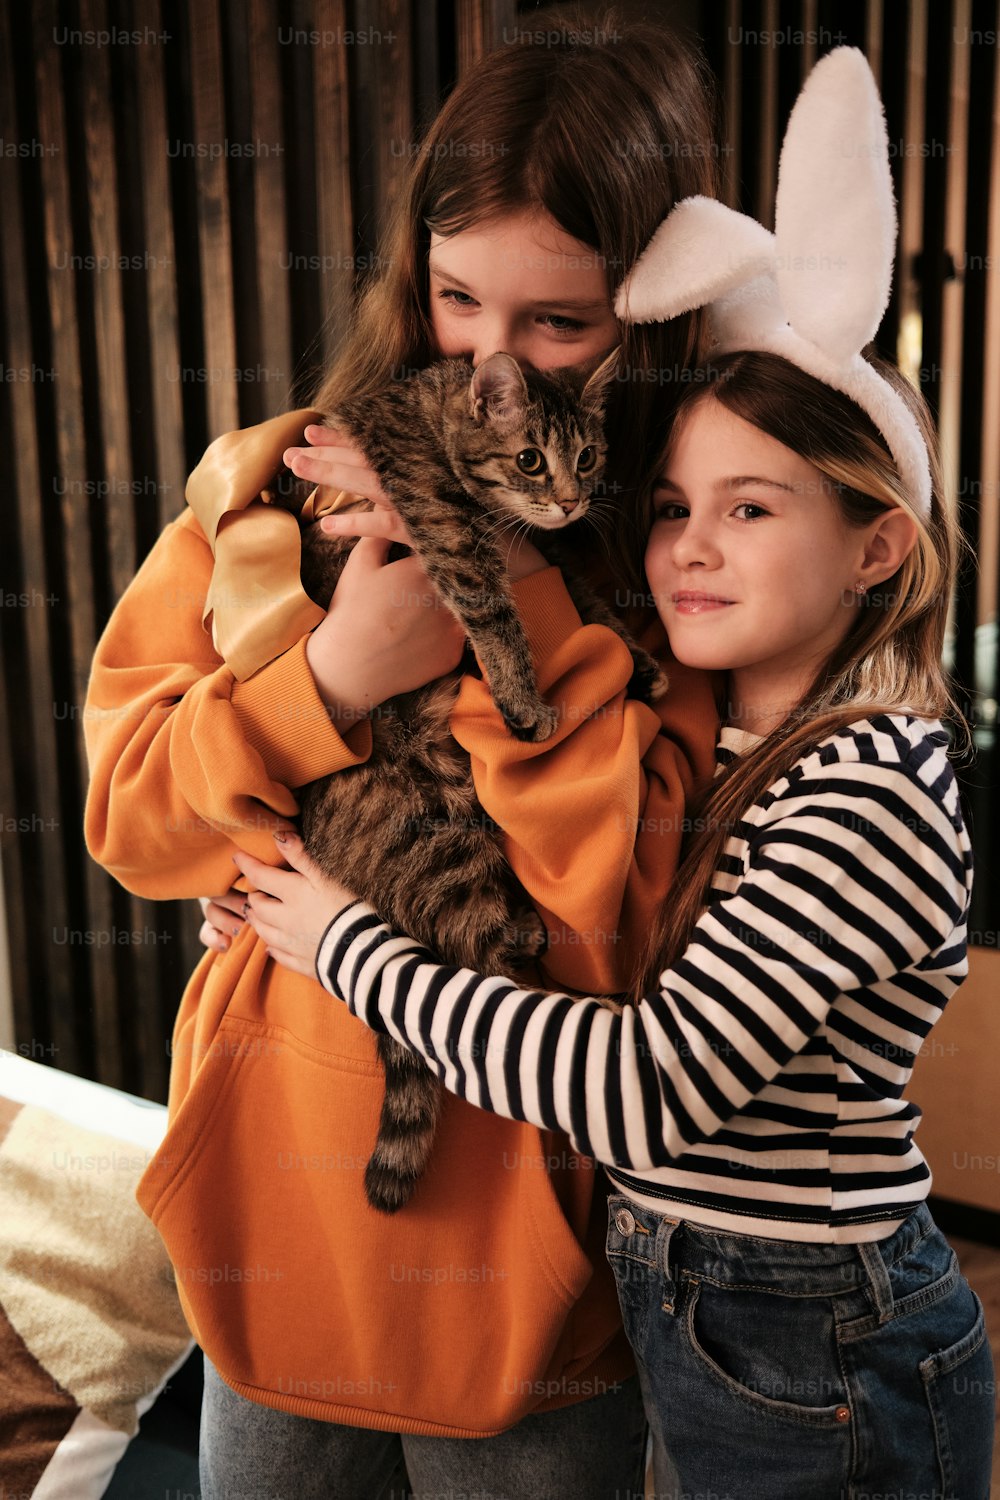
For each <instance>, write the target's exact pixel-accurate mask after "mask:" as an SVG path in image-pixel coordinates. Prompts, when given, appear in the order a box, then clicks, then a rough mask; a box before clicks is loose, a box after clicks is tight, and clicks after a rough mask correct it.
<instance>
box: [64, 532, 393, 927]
mask: <svg viewBox="0 0 1000 1500" xmlns="http://www.w3.org/2000/svg"><path fill="white" fill-rule="evenodd" d="M212 566H213V558H212V552H211V549H210V547H209V545H208V542H207V540H206V538H205V534H204V532H203V531H202V529H201V527H200V526H199V525H198V523H197V521H196V520H195V519H194V517H193V515H192V514H191V512H190V511H186V512H185V513H184V514H183V515H182V516H181V517H180V518H179V519H178V520H176V521H174V522H172V523H171V524H170V525H169V526H168V527H167V528H166V529H165V530H164V532H163V533H162V535H161V536H160V537H159V539H158V540H157V542H156V544H155V545H154V547H153V548H152V551H151V552H150V553H149V556H148V557H147V558H146V560H145V562H144V563H143V564H142V566H141V568H140V569H139V571H138V573H137V574H136V577H135V578H134V580H133V581H132V583H131V584H130V585H129V587H128V589H127V590H126V591H125V594H124V595H123V596H122V599H121V600H120V601H119V603H118V605H117V607H116V608H115V610H114V612H113V613H112V616H111V619H110V620H109V622H108V624H107V627H106V629H105V630H104V633H103V635H102V636H101V639H100V641H99V642H98V646H97V651H96V653H95V656H94V662H93V666H92V669H91V676H90V682H89V686H88V691H87V700H86V705H85V708H84V734H85V740H86V746H87V755H88V760H89V764H90V774H91V780H90V788H89V792H88V797H87V805H86V811H85V823H84V830H85V837H86V842H87V848H88V849H89V851H90V853H91V855H92V856H93V858H94V859H96V860H97V861H98V863H99V864H102V865H104V866H105V868H106V869H108V870H109V871H110V873H111V874H112V875H114V877H115V878H116V880H118V881H120V882H121V884H122V885H124V886H125V887H126V888H127V889H128V890H130V891H133V892H135V893H136V894H137V895H140V896H147V897H150V898H152V899H154V900H155V899H161V900H162V899H172V898H180V897H185V896H198V895H205V894H207V893H209V892H212V891H221V890H224V889H226V888H227V887H228V886H230V885H231V884H232V883H233V876H234V874H235V871H234V867H233V864H232V859H231V856H232V854H233V852H234V850H235V849H236V848H237V847H240V848H244V849H248V850H250V852H251V853H253V854H255V855H256V856H257V857H258V858H259V859H265V860H268V861H270V862H272V863H274V862H277V856H276V852H275V848H274V844H273V842H272V839H271V830H272V828H273V827H274V826H275V824H276V822H277V821H278V820H279V818H289V817H294V816H295V814H296V812H297V804H296V801H295V797H294V795H293V792H294V788H296V787H299V786H303V785H305V783H306V782H308V781H312V780H314V779H315V778H316V777H318V776H324V775H326V774H327V773H328V772H331V771H337V770H341V769H343V768H344V767H345V766H351V765H357V764H358V763H359V762H361V761H363V760H365V759H366V758H367V756H368V753H369V751H370V748H371V735H370V730H369V727H368V722H367V720H362V721H361V722H360V723H359V724H358V725H357V726H356V727H355V728H353V729H352V730H351V731H350V732H349V733H348V735H347V737H346V738H342V737H341V735H340V734H339V733H338V731H337V730H336V729H335V728H334V726H333V724H332V723H331V722H330V718H329V714H328V713H327V709H326V705H325V704H324V703H323V700H322V699H321V697H320V695H319V693H318V692H317V690H316V686H315V682H314V679H313V676H312V673H311V671H310V669H309V665H308V663H307V661H306V656H305V643H306V637H303V639H302V640H300V641H299V642H298V643H297V644H296V645H295V646H293V647H292V648H291V649H290V650H288V651H286V652H284V653H283V654H282V655H281V656H278V657H276V658H275V659H274V660H273V661H270V662H268V663H267V665H266V666H263V667H261V668H260V669H259V671H257V672H256V673H254V675H253V676H252V677H250V678H248V679H247V681H245V682H242V683H241V682H237V681H236V679H235V678H234V676H233V674H232V672H230V670H229V668H228V667H226V666H225V664H224V663H223V662H222V661H221V659H220V658H219V656H218V655H217V654H216V653H215V651H214V649H213V647H212V643H211V640H210V638H209V636H208V634H207V632H206V631H205V629H204V627H203V625H202V610H203V607H204V603H205V595H206V592H207V589H208V584H209V581H210V579H211V575H212Z"/></svg>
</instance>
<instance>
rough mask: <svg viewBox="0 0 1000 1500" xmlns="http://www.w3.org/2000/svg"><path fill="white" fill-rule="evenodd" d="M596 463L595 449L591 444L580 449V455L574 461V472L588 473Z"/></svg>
mask: <svg viewBox="0 0 1000 1500" xmlns="http://www.w3.org/2000/svg"><path fill="white" fill-rule="evenodd" d="M596 463H597V449H596V448H595V447H594V446H593V445H592V444H591V445H589V446H588V447H586V448H581V449H580V457H579V458H578V459H577V461H576V472H577V473H578V474H589V473H590V471H591V469H592V468H593V467H594V465H595V464H596Z"/></svg>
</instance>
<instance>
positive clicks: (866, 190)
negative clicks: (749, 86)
mask: <svg viewBox="0 0 1000 1500" xmlns="http://www.w3.org/2000/svg"><path fill="white" fill-rule="evenodd" d="M774 220H775V227H774V233H773V234H771V233H769V231H768V230H766V229H765V228H764V226H763V225H762V224H758V223H757V221H756V220H755V219H751V218H749V217H748V216H747V215H746V214H739V213H736V212H735V211H734V210H733V209H731V208H727V207H726V206H725V204H723V203H719V202H717V201H716V200H715V199H713V198H704V197H694V198H685V199H684V200H683V201H682V202H681V203H678V204H677V205H676V206H675V207H674V209H673V210H672V211H671V212H670V213H669V214H668V215H667V217H666V218H665V219H664V221H663V223H662V224H661V225H660V227H659V229H657V231H656V233H655V234H654V235H653V238H652V239H651V240H650V242H649V244H648V245H647V246H646V249H645V250H644V251H643V253H642V255H641V256H640V258H639V260H638V261H637V262H636V265H635V266H634V268H633V269H632V271H631V272H630V273H629V275H628V276H627V277H626V279H625V281H624V282H623V283H622V285H621V287H620V288H619V290H618V295H617V297H616V300H615V312H616V313H617V315H618V317H619V318H620V319H621V321H622V322H630V323H651V322H662V321H665V320H666V319H668V318H674V317H677V316H678V315H679V314H680V313H685V312H691V311H692V310H693V309H694V308H697V307H707V308H708V313H709V326H710V331H711V336H712V339H713V348H712V351H711V352H712V353H713V354H725V353H728V352H730V351H733V350H742V349H753V350H758V349H759V350H765V351H768V352H770V353H772V354H778V355H781V356H783V357H784V358H785V359H787V360H789V361H790V362H791V363H792V364H794V365H797V366H798V367H799V369H801V370H805V371H806V373H807V374H809V375H813V376H815V377H816V379H818V380H822V381H823V382H824V383H825V384H826V385H830V386H833V387H834V389H836V390H838V391H842V392H843V394H844V395H845V396H849V397H850V398H851V399H852V400H853V401H855V402H856V403H857V405H858V406H860V407H861V408H862V410H863V411H865V412H867V414H868V416H869V417H871V419H872V421H873V422H874V424H875V426H876V427H877V428H878V430H879V432H881V434H882V436H883V437H884V438H885V440H886V443H887V444H888V446H889V451H890V453H891V454H892V456H893V458H894V460H895V462H896V466H897V468H898V470H899V473H900V477H901V478H902V481H903V484H904V486H905V488H906V493H907V495H908V496H909V497H910V498H911V503H912V508H913V509H914V511H915V512H916V513H917V514H918V515H919V516H921V517H923V518H925V519H926V517H927V516H928V515H929V514H930V505H931V477H930V465H929V462H928V456H927V448H926V445H925V443H924V440H923V437H922V435H921V432H920V428H919V427H918V425H917V422H916V419H915V417H914V416H913V413H912V412H911V411H910V410H909V408H908V407H907V406H906V405H905V403H904V402H903V400H902V399H901V397H900V396H899V395H898V394H897V393H896V392H895V391H894V390H893V389H892V387H891V386H890V385H889V384H888V383H887V381H885V380H884V379H883V378H882V376H881V375H879V374H877V373H876V371H875V370H874V369H873V368H872V366H871V365H870V364H869V363H868V361H867V360H866V359H864V358H863V357H862V355H861V352H860V351H861V350H862V349H863V348H864V346H865V345H866V344H867V343H869V342H870V341H871V339H872V338H874V336H875V333H876V330H877V329H878V326H879V323H880V322H881V321H882V315H883V313H884V312H885V309H886V306H887V304H888V301H889V288H890V286H891V284H892V265H893V255H894V251H895V245H896V206H895V202H894V200H893V194H892V177H891V174H890V171H889V141H888V134H887V131H886V123H885V115H884V113H883V110H882V101H881V99H880V98H879V93H878V88H877V87H876V84H875V79H874V77H873V76H872V72H871V69H870V68H869V66H868V63H867V61H866V60H865V57H864V54H863V53H862V52H860V51H858V49H857V48H855V47H838V48H836V49H835V50H834V51H833V52H830V53H828V54H827V55H826V57H824V58H822V59H821V61H820V62H818V63H817V64H816V67H815V68H814V69H813V71H812V73H811V74H810V75H809V78H808V79H807V80H806V83H805V84H804V86H803V88H802V92H801V93H800V94H799V97H798V99H797V100H796V102H795V107H794V108H793V110H792V113H791V117H790V118H789V121H788V129H787V130H786V132H785V139H784V143H783V145H782V148H781V160H780V163H779V167H778V192H777V198H776V202H775V215H774Z"/></svg>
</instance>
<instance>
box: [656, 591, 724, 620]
mask: <svg viewBox="0 0 1000 1500" xmlns="http://www.w3.org/2000/svg"><path fill="white" fill-rule="evenodd" d="M670 602H671V604H673V605H674V606H675V607H676V608H677V609H678V610H679V612H680V613H681V614H685V615H698V614H701V613H702V611H703V610H709V609H724V608H725V607H726V606H727V605H729V604H734V603H735V602H736V601H735V600H733V599H723V598H721V597H720V596H719V595H718V594H703V593H697V592H695V591H694V590H688V589H684V590H680V591H679V592H677V593H676V594H671V596H670Z"/></svg>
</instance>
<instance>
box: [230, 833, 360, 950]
mask: <svg viewBox="0 0 1000 1500" xmlns="http://www.w3.org/2000/svg"><path fill="white" fill-rule="evenodd" d="M274 837H275V840H276V842H277V845H278V848H279V850H280V851H281V853H282V854H283V855H284V857H285V859H286V860H287V861H288V864H289V866H290V867H291V868H289V869H282V868H281V867H275V866H274V865H268V864H265V863H264V861H263V860H260V859H254V857H253V855H252V854H246V853H244V852H243V850H242V849H241V850H240V852H239V854H234V855H233V863H234V864H235V865H236V867H237V868H238V869H239V871H240V873H241V874H242V875H245V876H246V877H247V880H248V881H249V883H250V884H251V885H252V886H254V887H255V889H254V890H253V891H252V892H251V894H250V895H249V896H247V898H246V901H245V903H244V915H245V917H246V920H247V921H248V922H249V924H250V926H251V927H252V928H253V930H254V931H255V932H256V934H257V936H258V937H259V938H260V940H261V942H262V943H263V944H264V945H265V947H266V948H267V951H268V953H269V954H270V956H271V958H273V959H274V960H275V961H276V962H277V963H279V964H282V965H283V966H284V967H285V968H286V969H294V970H295V972H296V973H297V974H305V975H306V976H307V977H308V978H310V979H312V978H314V977H315V974H316V952H317V949H318V948H319V943H320V939H321V938H322V936H323V933H324V932H325V931H326V928H327V927H328V926H329V924H330V922H331V921H332V920H333V918H334V917H335V916H336V915H337V913H338V912H339V911H341V910H343V908H344V907H345V906H348V905H350V903H351V902H352V901H354V900H355V899H356V897H355V895H354V893H353V892H352V891H349V890H347V889H346V888H345V887H344V886H342V885H340V884H339V882H338V881H336V880H331V879H330V878H329V877H328V876H327V875H324V874H323V872H322V870H321V869H320V868H319V866H318V865H317V864H316V862H315V860H313V859H311V858H310V857H309V855H308V854H307V853H306V851H305V848H304V846H303V843H302V840H301V839H300V838H299V836H298V834H297V833H296V832H295V830H294V829H293V828H291V827H282V828H280V829H278V831H277V832H276V833H275V835H274Z"/></svg>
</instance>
